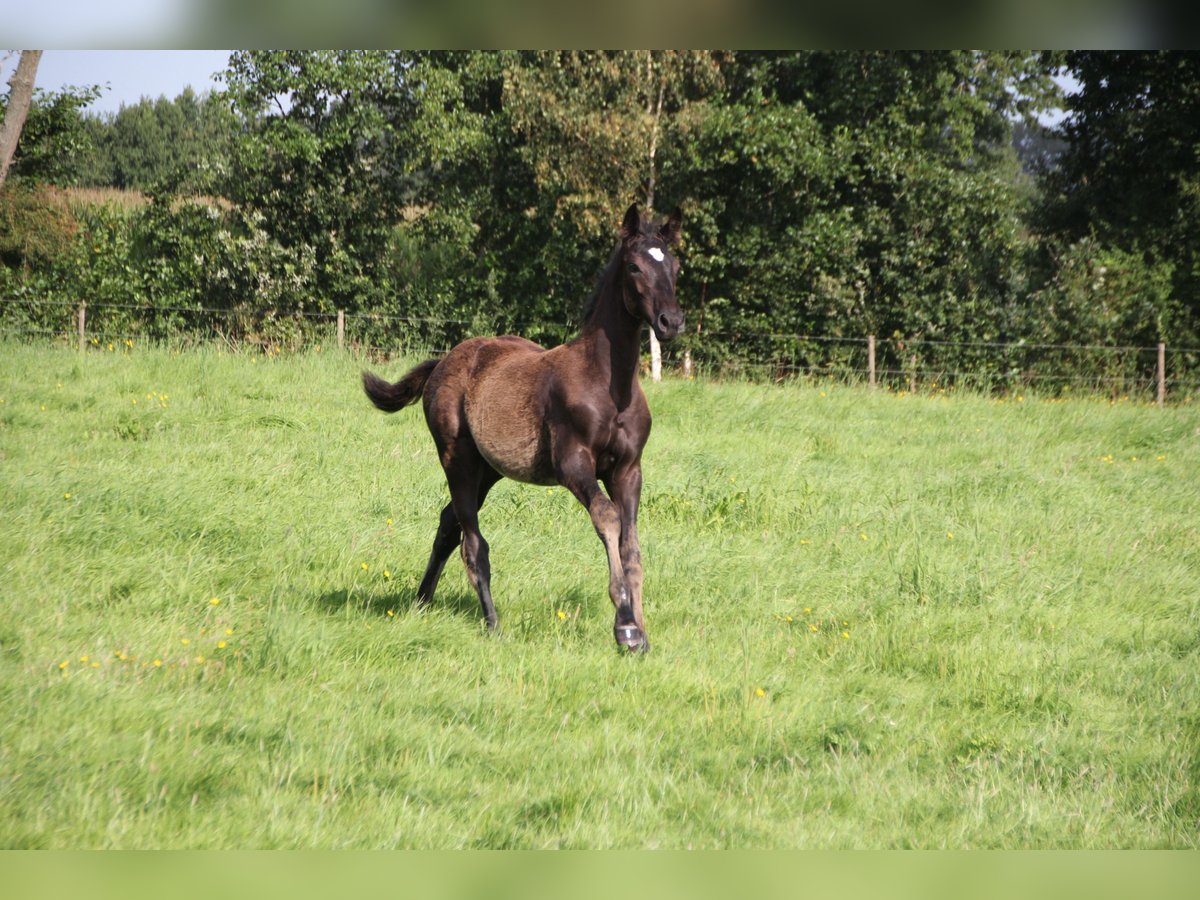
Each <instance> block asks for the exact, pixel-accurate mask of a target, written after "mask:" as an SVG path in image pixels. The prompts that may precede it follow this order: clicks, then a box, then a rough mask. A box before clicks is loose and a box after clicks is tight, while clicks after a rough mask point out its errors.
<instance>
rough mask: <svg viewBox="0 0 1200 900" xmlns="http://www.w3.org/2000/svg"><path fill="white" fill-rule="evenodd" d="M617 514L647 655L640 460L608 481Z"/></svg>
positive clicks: (631, 601) (635, 617) (623, 556)
mask: <svg viewBox="0 0 1200 900" xmlns="http://www.w3.org/2000/svg"><path fill="white" fill-rule="evenodd" d="M604 486H605V487H606V488H608V493H609V495H610V496H611V497H612V499H613V502H614V503H615V504H616V505H617V511H618V512H619V513H620V516H621V543H620V551H621V564H622V566H623V567H624V569H625V583H626V584H628V585H629V605H630V607H631V608H632V609H633V620H634V622H636V623H637V626H638V628H640V629H641V630H642V646H641V647H640V648H639V649H641V650H642V651H643V652H645V651H647V650H649V649H650V642H649V640H648V639H647V638H646V619H645V616H644V613H643V612H642V550H641V547H640V545H639V544H638V531H637V515H638V504H639V503H640V502H641V498H642V465H641V462H640V461H638V460H634V461H633V462H631V463H629V464H627V465H623V466H621V467H619V468H618V469H617V471H616V472H615V473H614V474H613V476H612V478H611V479H607V480H606V481H605V482H604Z"/></svg>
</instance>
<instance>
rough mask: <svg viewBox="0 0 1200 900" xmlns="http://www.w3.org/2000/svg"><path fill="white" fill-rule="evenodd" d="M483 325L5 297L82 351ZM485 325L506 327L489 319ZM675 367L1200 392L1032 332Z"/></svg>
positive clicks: (673, 355)
mask: <svg viewBox="0 0 1200 900" xmlns="http://www.w3.org/2000/svg"><path fill="white" fill-rule="evenodd" d="M575 328H576V326H574V325H573V324H572V323H568V322H563V323H551V324H549V325H547V324H545V323H542V324H540V325H539V326H538V327H537V328H536V329H529V333H527V334H526V336H528V337H532V338H533V339H535V340H538V341H539V342H542V343H547V342H548V343H554V342H557V341H561V340H565V339H566V338H567V337H569V336H570V335H571V334H572V333H573V332H574V330H575ZM476 330H480V323H479V322H478V321H468V320H464V319H453V318H422V317H407V316H397V315H383V314H372V313H351V312H345V311H336V312H325V311H301V312H289V313H286V314H282V313H278V312H276V311H274V310H267V311H262V310H255V309H250V308H233V309H211V308H204V307H183V306H153V305H144V306H142V305H136V304H120V303H95V304H91V303H77V302H74V301H71V300H55V299H42V298H29V297H21V298H0V339H3V340H7V341H24V342H34V341H45V342H52V343H58V344H60V345H64V346H70V347H73V348H77V349H78V350H80V351H84V352H86V351H88V350H92V351H97V350H98V351H105V352H116V351H122V350H129V349H131V348H133V347H135V346H145V345H160V346H170V347H174V348H180V349H183V348H188V347H200V346H212V345H214V344H215V345H220V346H223V347H226V348H227V349H230V350H233V351H240V352H262V353H267V354H279V353H285V352H300V351H304V350H314V349H335V348H336V349H340V350H343V351H349V352H353V353H355V354H358V355H362V356H365V357H368V358H371V359H373V360H386V359H389V358H393V357H400V356H408V357H411V356H438V355H441V354H443V353H445V352H447V351H448V350H449V349H450V348H451V347H453V346H454V345H455V344H456V343H458V342H459V341H461V340H463V339H465V338H467V337H471V336H473V334H474V331H476ZM481 333H495V332H494V331H483V332H481ZM663 370H664V371H666V372H667V373H669V374H671V375H675V376H681V377H688V378H697V377H698V378H705V379H712V380H719V379H749V380H755V381H772V382H782V381H794V380H804V381H838V382H844V383H860V384H865V385H870V386H872V387H878V388H880V389H884V390H891V391H897V392H909V393H917V392H921V391H939V390H940V391H944V390H953V389H955V388H958V389H964V390H975V391H980V392H987V393H1012V392H1017V391H1037V392H1039V393H1044V394H1053V395H1063V394H1069V393H1088V394H1101V395H1104V396H1108V397H1111V398H1113V399H1117V398H1130V399H1138V400H1154V401H1157V402H1158V403H1159V404H1160V405H1161V404H1163V403H1165V402H1168V401H1169V402H1173V403H1185V402H1191V401H1192V399H1193V397H1195V396H1200V348H1184V347H1169V346H1166V345H1164V344H1158V345H1157V346H1152V347H1145V346H1134V345H1100V344H1084V343H1080V344H1071V343H1037V342H1027V341H1013V342H998V341H956V340H936V339H912V338H903V337H897V336H893V337H889V338H877V337H876V336H874V335H864V336H861V337H859V336H840V335H812V334H790V333H767V332H751V331H747V332H722V331H709V332H704V333H700V334H696V333H690V334H687V335H685V336H683V337H682V338H681V339H680V340H678V341H675V342H673V343H672V344H670V345H668V346H666V347H664V348H663Z"/></svg>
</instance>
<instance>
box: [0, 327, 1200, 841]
mask: <svg viewBox="0 0 1200 900" xmlns="http://www.w3.org/2000/svg"><path fill="white" fill-rule="evenodd" d="M0 352H2V354H3V355H2V357H0V359H2V360H3V361H2V362H0V488H2V497H3V499H2V501H0V572H2V574H3V599H2V601H0V602H2V604H3V607H2V608H3V615H2V616H0V723H2V724H0V846H3V847H8V848H14V847H21V848H24V847H122V848H135V847H657V846H662V847H1158V846H1169V847H1195V846H1197V844H1200V838H1198V835H1200V828H1198V820H1200V586H1198V581H1200V533H1198V532H1200V524H1198V523H1200V488H1198V479H1197V474H1198V473H1200V442H1198V441H1197V435H1198V433H1200V412H1198V411H1197V410H1196V409H1194V408H1188V407H1184V408H1168V409H1166V410H1158V409H1155V408H1153V407H1150V406H1143V405H1131V404H1118V405H1115V406H1113V405H1110V404H1109V403H1107V402H1103V401H1099V400H1086V399H1084V400H1073V401H1068V402H1054V403H1051V402H1044V401H1039V400H1037V399H1035V398H1032V397H1026V398H1025V399H1024V400H1023V401H1021V402H1018V401H1017V400H1016V398H1012V399H1010V400H1009V401H1008V402H999V401H996V400H992V399H987V398H983V397H976V396H957V397H945V396H935V397H912V396H909V397H898V396H894V395H889V394H886V393H871V392H869V391H867V390H865V389H859V388H849V387H837V386H830V387H823V388H817V387H803V386H783V387H763V386H752V385H745V384H702V383H694V382H685V381H668V382H665V383H663V384H661V385H647V393H648V394H649V397H650V402H651V407H652V409H653V410H654V414H655V426H654V434H653V436H652V437H651V440H650V445H649V447H648V449H647V452H646V455H645V459H644V472H645V484H646V487H645V491H644V497H643V507H642V516H641V533H642V542H643V557H644V561H645V565H646V587H647V591H646V595H647V621H648V626H649V634H650V638H651V641H652V643H653V648H654V649H653V651H652V653H651V654H650V655H649V656H648V657H646V658H630V657H624V656H621V655H619V654H618V653H617V652H616V648H615V645H614V643H613V640H612V635H611V625H612V611H611V607H610V605H609V602H608V598H607V592H606V567H605V564H604V559H603V554H602V550H601V547H600V544H599V541H598V540H597V539H596V537H595V534H594V532H593V531H592V528H591V524H590V522H589V521H588V518H587V516H586V514H585V513H584V511H583V510H582V509H581V508H579V507H578V506H577V504H576V503H575V501H574V500H573V499H571V498H570V496H569V495H568V494H567V493H566V492H565V491H564V490H562V489H552V490H547V489H546V488H541V487H529V486H525V485H515V484H512V483H509V482H504V483H502V484H501V485H499V486H497V488H496V490H495V491H494V492H493V494H492V496H491V497H490V498H489V500H488V503H487V506H486V507H485V508H484V511H483V515H482V523H483V528H484V534H485V535H486V536H487V538H488V540H489V542H490V543H491V546H492V567H493V572H494V575H493V589H494V594H495V597H496V600H497V606H498V609H499V613H500V618H501V623H502V629H503V630H502V633H501V634H499V635H496V636H489V635H487V634H486V633H484V632H483V630H482V628H481V621H480V615H479V611H478V606H477V602H476V600H475V598H474V595H473V594H472V593H471V591H470V588H469V586H468V584H467V582H466V578H465V575H464V574H463V571H462V566H461V564H460V563H459V562H458V560H457V559H454V560H451V563H450V564H449V565H448V566H447V569H446V575H445V577H444V578H443V581H442V585H441V589H440V592H439V598H438V601H437V602H436V604H435V606H434V607H433V608H432V609H430V610H427V611H421V610H417V609H414V608H413V602H412V601H413V596H414V593H415V590H416V585H417V582H418V581H419V579H420V575H421V572H422V569H423V567H424V564H425V560H426V558H427V555H428V550H429V545H430V542H431V540H432V535H433V529H434V527H435V524H436V519H437V514H438V511H439V510H440V508H441V506H442V504H443V503H444V497H445V488H444V485H443V482H442V478H441V473H440V470H439V468H438V466H437V462H436V459H435V457H434V453H433V448H432V442H431V440H430V438H429V436H428V434H427V432H426V430H425V425H424V422H423V419H422V417H421V414H420V412H419V411H418V410H406V411H403V412H401V413H399V414H397V415H395V416H384V415H382V414H380V413H377V412H376V411H375V410H373V409H372V408H371V407H370V406H369V404H368V403H367V401H366V399H365V398H364V397H363V396H362V393H361V390H360V388H359V385H358V381H357V373H358V369H359V368H360V362H359V361H357V360H354V359H351V358H349V357H347V356H341V355H331V354H317V353H314V354H310V355H302V356H295V357H282V358H275V359H268V358H264V357H254V356H247V355H239V356H229V355H220V354H218V353H216V352H190V353H186V354H183V355H176V354H171V353H168V352H166V351H153V350H142V349H136V350H134V351H133V352H132V353H130V354H119V353H103V352H90V353H88V354H86V355H85V356H83V357H80V356H79V355H77V354H76V353H74V352H69V351H65V350H58V349H51V348H30V347H26V346H19V345H11V344H10V345H7V346H4V347H2V348H0ZM402 370H403V367H402V366H401V365H400V364H398V363H397V364H392V365H390V366H387V367H385V368H383V369H382V370H381V371H383V372H384V373H385V374H387V375H390V376H392V377H398V375H399V374H401V373H402ZM1135 457H1136V459H1135ZM389 576H390V577H389ZM214 598H215V599H216V600H217V601H219V602H216V603H214V602H213V601H214ZM560 612H561V614H562V615H560ZM221 642H223V646H222V643H221ZM85 658H86V660H85ZM156 661H158V662H159V663H160V664H156Z"/></svg>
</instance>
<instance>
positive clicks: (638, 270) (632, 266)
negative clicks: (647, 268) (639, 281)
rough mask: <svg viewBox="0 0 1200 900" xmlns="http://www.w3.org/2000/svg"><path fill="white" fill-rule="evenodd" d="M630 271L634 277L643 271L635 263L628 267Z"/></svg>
mask: <svg viewBox="0 0 1200 900" xmlns="http://www.w3.org/2000/svg"><path fill="white" fill-rule="evenodd" d="M628 269H629V272H630V274H632V275H636V274H637V273H638V272H640V271H642V270H641V269H639V268H638V267H637V266H636V265H635V264H634V263H630V264H629V266H628Z"/></svg>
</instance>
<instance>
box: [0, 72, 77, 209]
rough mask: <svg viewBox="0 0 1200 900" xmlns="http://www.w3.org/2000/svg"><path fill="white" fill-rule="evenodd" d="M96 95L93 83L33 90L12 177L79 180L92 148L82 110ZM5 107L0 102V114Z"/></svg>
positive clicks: (64, 182) (59, 181) (62, 181)
mask: <svg viewBox="0 0 1200 900" xmlns="http://www.w3.org/2000/svg"><path fill="white" fill-rule="evenodd" d="M98 96H100V88H99V87H96V86H89V87H68V88H63V89H62V90H58V91H43V90H40V89H36V90H35V91H34V94H33V102H32V103H31V104H30V107H29V117H28V118H27V119H26V120H25V127H24V128H23V129H22V130H21V139H20V141H19V142H18V143H17V152H16V155H15V156H14V158H13V168H12V173H11V174H12V176H13V177H19V178H23V179H26V180H29V181H33V182H40V183H48V182H51V183H54V184H57V185H61V186H67V185H72V184H76V183H79V181H80V178H79V172H80V169H81V167H82V166H84V165H85V164H86V163H85V160H86V159H87V157H88V156H89V154H90V153H91V152H92V151H93V148H94V144H93V135H92V133H91V131H90V130H89V129H88V127H87V122H86V119H85V118H84V115H83V110H84V108H85V107H86V106H87V105H88V104H90V103H91V102H92V101H93V100H95V99H96V98H97V97H98ZM5 106H6V103H5V102H3V101H0V116H3V113H4V109H5Z"/></svg>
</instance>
